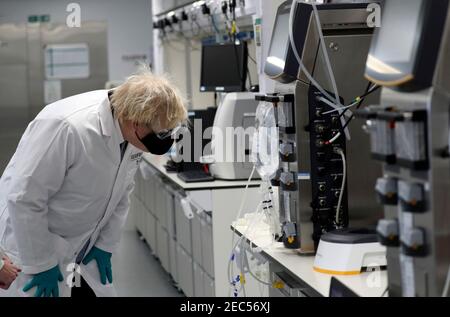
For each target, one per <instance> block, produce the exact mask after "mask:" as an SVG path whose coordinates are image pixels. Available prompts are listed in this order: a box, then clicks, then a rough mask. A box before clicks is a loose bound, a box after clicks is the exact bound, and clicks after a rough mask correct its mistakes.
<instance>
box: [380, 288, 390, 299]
mask: <svg viewBox="0 0 450 317" xmlns="http://www.w3.org/2000/svg"><path fill="white" fill-rule="evenodd" d="M388 292H389V287H387V288H386V289H385V290H384V292H383V294H381V297H384V296H385V295H386V294H387V293H388Z"/></svg>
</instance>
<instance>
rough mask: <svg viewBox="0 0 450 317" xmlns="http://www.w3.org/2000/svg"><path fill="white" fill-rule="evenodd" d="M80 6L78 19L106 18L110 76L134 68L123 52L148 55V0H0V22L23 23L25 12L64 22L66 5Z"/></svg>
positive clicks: (119, 77)
mask: <svg viewBox="0 0 450 317" xmlns="http://www.w3.org/2000/svg"><path fill="white" fill-rule="evenodd" d="M72 2H76V3H78V4H80V6H81V20H82V21H94V20H96V21H107V23H108V65H109V78H110V80H123V79H124V78H125V77H127V76H129V75H130V74H131V73H133V72H134V71H135V69H136V66H135V62H134V61H124V60H123V59H122V57H123V56H124V55H147V56H148V57H149V58H150V57H151V56H152V51H153V49H152V37H153V35H152V33H153V32H152V13H151V0H128V1H127V0H0V24H1V23H26V22H27V20H28V16H29V15H42V14H50V16H51V21H52V22H65V21H66V17H67V15H68V14H69V13H68V12H66V7H67V5H68V4H69V3H72Z"/></svg>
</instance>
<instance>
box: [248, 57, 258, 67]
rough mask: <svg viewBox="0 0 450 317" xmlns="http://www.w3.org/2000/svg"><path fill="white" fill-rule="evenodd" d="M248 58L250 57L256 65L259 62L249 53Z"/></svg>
mask: <svg viewBox="0 0 450 317" xmlns="http://www.w3.org/2000/svg"><path fill="white" fill-rule="evenodd" d="M248 58H249V59H250V60H251V61H252V62H253V63H254V64H255V65H258V63H257V62H256V60H255V59H254V58H253V57H252V56H251V55H250V54H248Z"/></svg>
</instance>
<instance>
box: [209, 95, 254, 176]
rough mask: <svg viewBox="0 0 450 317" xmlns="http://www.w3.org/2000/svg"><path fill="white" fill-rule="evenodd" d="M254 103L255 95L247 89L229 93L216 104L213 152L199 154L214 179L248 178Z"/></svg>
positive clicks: (212, 142)
mask: <svg viewBox="0 0 450 317" xmlns="http://www.w3.org/2000/svg"><path fill="white" fill-rule="evenodd" d="M257 107H258V102H257V101H255V95H254V94H252V93H247V92H244V93H228V94H226V95H225V97H224V99H223V102H222V103H221V104H220V105H219V108H218V109H217V113H216V116H215V119H214V127H213V130H212V141H211V151H212V155H210V156H204V157H203V158H202V162H203V163H208V165H209V171H210V172H211V175H213V176H214V177H215V178H216V179H222V180H247V179H248V178H249V176H250V174H251V172H252V170H253V164H252V162H251V157H250V154H251V153H250V152H251V138H252V137H253V130H254V127H255V116H256V108H257ZM256 178H257V177H256Z"/></svg>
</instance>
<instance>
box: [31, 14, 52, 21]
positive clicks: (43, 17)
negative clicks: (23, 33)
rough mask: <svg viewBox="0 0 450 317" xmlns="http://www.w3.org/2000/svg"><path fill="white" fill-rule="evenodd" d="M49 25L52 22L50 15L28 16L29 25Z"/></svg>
mask: <svg viewBox="0 0 450 317" xmlns="http://www.w3.org/2000/svg"><path fill="white" fill-rule="evenodd" d="M38 22H41V23H48V22H50V15H49V14H44V15H30V16H28V23H38Z"/></svg>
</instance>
